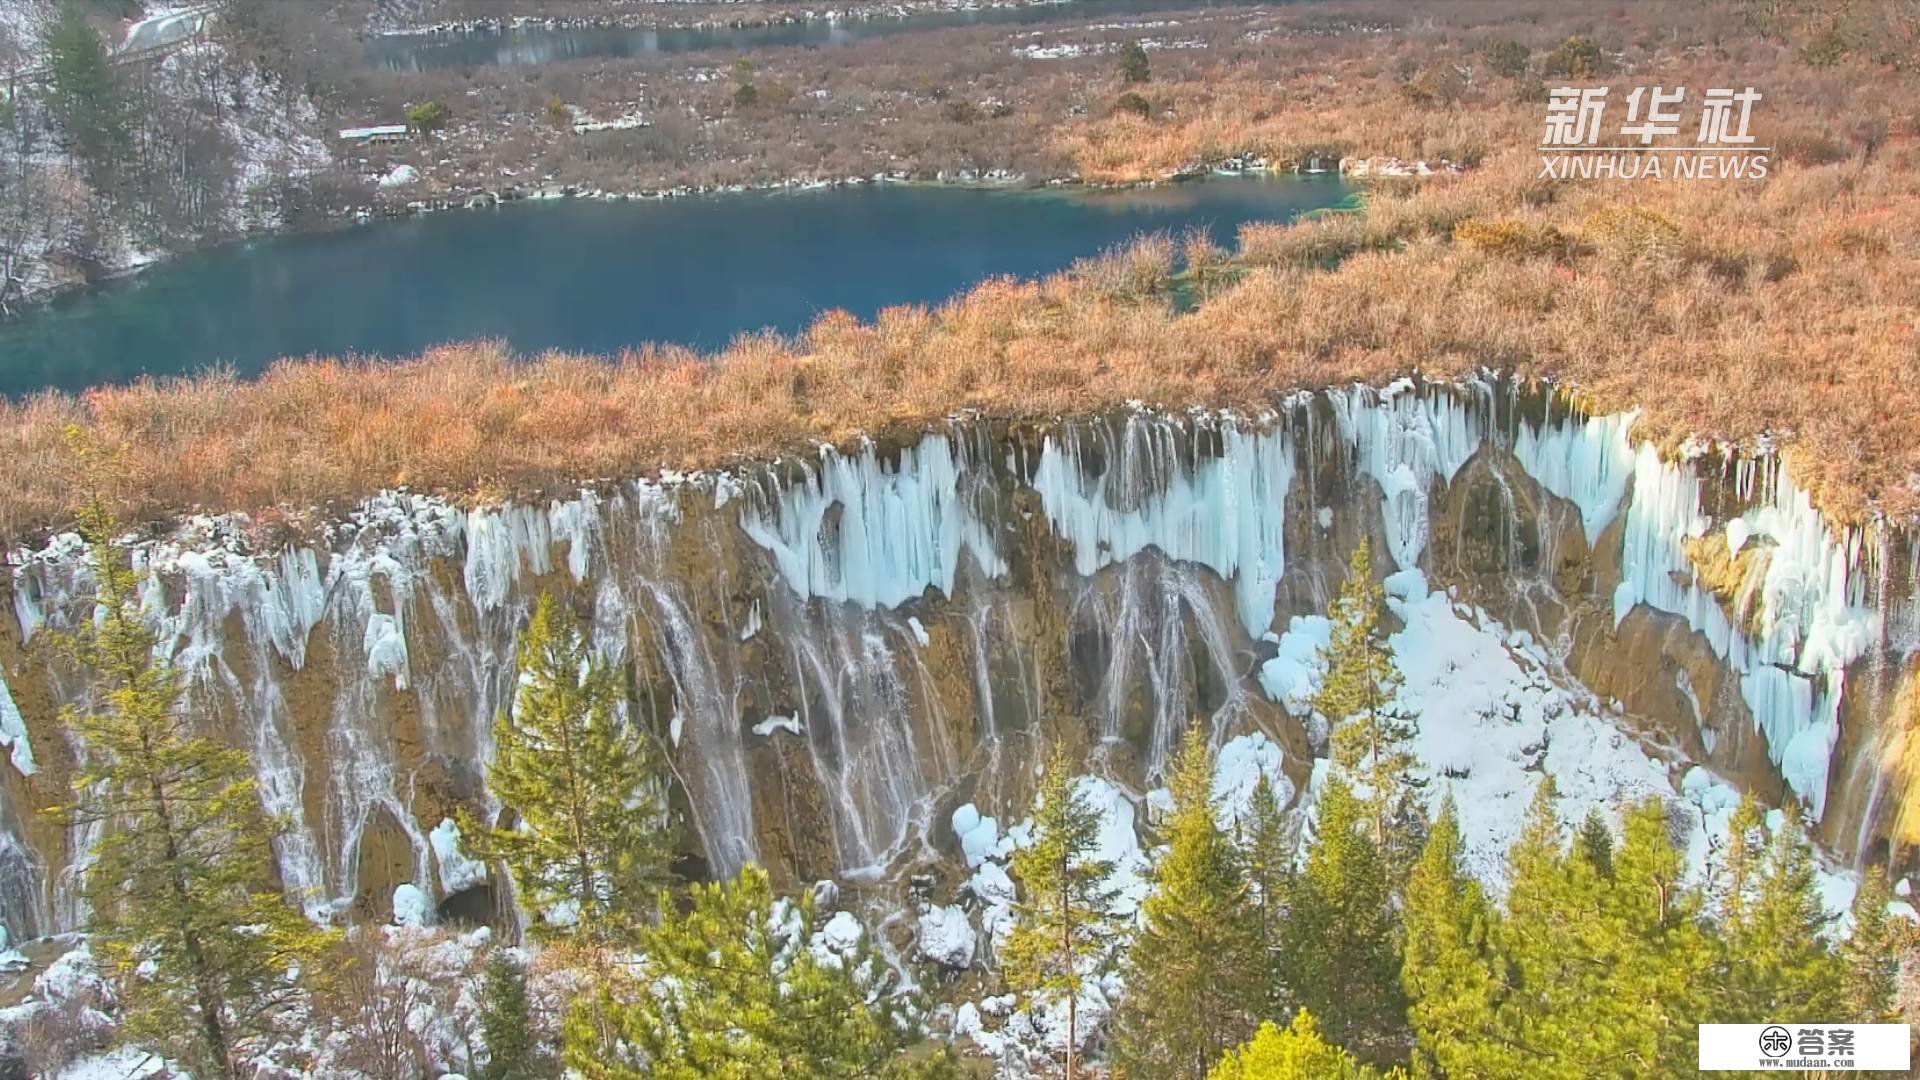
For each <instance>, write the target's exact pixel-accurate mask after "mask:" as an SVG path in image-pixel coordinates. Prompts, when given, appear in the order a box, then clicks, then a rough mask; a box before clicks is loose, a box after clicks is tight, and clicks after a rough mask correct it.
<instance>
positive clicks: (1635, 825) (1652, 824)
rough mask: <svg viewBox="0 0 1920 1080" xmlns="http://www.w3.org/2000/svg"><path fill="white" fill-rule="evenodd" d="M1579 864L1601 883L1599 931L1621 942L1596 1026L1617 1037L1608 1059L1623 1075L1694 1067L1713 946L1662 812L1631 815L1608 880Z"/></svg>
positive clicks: (1640, 808)
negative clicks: (1623, 1068)
mask: <svg viewBox="0 0 1920 1080" xmlns="http://www.w3.org/2000/svg"><path fill="white" fill-rule="evenodd" d="M1577 861H1578V862H1579V863H1580V864H1582V866H1584V867H1585V868H1586V872H1587V873H1590V874H1592V875H1594V876H1595V877H1596V878H1599V888H1600V890H1601V895H1602V898H1603V899H1602V904H1601V908H1600V911H1599V913H1598V914H1599V919H1598V921H1597V927H1598V929H1599V930H1600V932H1601V933H1602V934H1603V935H1606V934H1609V933H1612V934H1617V938H1618V940H1617V941H1609V942H1607V943H1608V944H1609V945H1611V946H1612V947H1613V950H1614V951H1613V952H1612V953H1611V955H1610V958H1609V960H1608V961H1607V967H1608V979H1607V982H1606V984H1605V986H1604V988H1603V992H1604V993H1605V994H1606V995H1607V996H1606V998H1605V1000H1604V1001H1603V1002H1601V1003H1600V1005H1601V1009H1600V1011H1599V1014H1598V1018H1597V1022H1599V1023H1604V1024H1610V1025H1612V1030H1613V1032H1614V1033H1615V1034H1617V1049H1616V1050H1615V1051H1614V1053H1616V1054H1617V1055H1618V1056H1619V1057H1620V1058H1621V1059H1624V1060H1625V1061H1626V1062H1627V1063H1629V1064H1630V1066H1631V1068H1630V1069H1629V1070H1628V1071H1627V1072H1625V1073H1623V1074H1622V1075H1631V1076H1647V1075H1650V1074H1652V1073H1656V1072H1661V1073H1674V1072H1681V1071H1685V1070H1688V1069H1691V1068H1694V1067H1696V1066H1697V1064H1698V1058H1697V1045H1698V1037H1699V1030H1698V1025H1699V1024H1700V1023H1701V1018H1702V1017H1703V1016H1706V1015H1707V1013H1708V1010H1709V1009H1710V1008H1711V1007H1712V1002H1713V998H1714V996H1715V995H1714V991H1713V974H1714V967H1713V961H1714V943H1713V941H1712V939H1711V937H1710V936H1709V935H1708V932H1707V930H1706V927H1705V923H1704V920H1703V917H1702V914H1703V912H1702V909H1703V905H1702V901H1701V897H1700V894H1699V893H1698V892H1697V891H1696V890H1694V889H1693V888H1691V887H1689V886H1687V885H1686V884H1685V882H1684V878H1685V876H1686V858H1685V856H1684V855H1682V854H1681V852H1680V850H1679V848H1677V847H1676V846H1675V845H1674V842H1673V827H1672V825H1671V823H1670V822H1669V821H1668V818H1667V808H1666V805H1665V804H1664V803H1663V802H1662V801H1661V800H1659V799H1658V798H1649V799H1647V800H1646V801H1644V802H1641V803H1639V804H1638V805H1636V806H1633V807H1631V808H1629V809H1628V811H1627V813H1626V820H1625V825H1624V828H1623V830H1622V834H1621V839H1620V843H1619V845H1618V847H1617V848H1616V849H1615V850H1614V851H1613V855H1612V859H1611V867H1612V876H1611V877H1606V878H1600V877H1599V873H1598V870H1597V869H1595V868H1593V867H1592V866H1591V864H1589V863H1587V861H1586V860H1585V859H1581V860H1577ZM1614 927H1619V928H1620V929H1619V930H1618V931H1614V930H1613V928H1614ZM1591 1041H1592V1040H1591V1039H1589V1042H1591Z"/></svg>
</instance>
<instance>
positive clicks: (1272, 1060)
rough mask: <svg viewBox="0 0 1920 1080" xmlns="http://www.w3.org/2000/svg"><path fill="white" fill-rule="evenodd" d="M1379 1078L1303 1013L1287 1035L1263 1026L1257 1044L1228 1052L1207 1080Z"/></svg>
mask: <svg viewBox="0 0 1920 1080" xmlns="http://www.w3.org/2000/svg"><path fill="white" fill-rule="evenodd" d="M1379 1075H1380V1074H1379V1073H1377V1072H1375V1071H1373V1070H1372V1069H1369V1068H1367V1067H1366V1066H1365V1065H1362V1064H1360V1062H1359V1061H1357V1060H1355V1058H1354V1056H1353V1055H1352V1054H1349V1053H1347V1052H1346V1051H1345V1050H1342V1049H1341V1048H1340V1047H1339V1046H1336V1045H1332V1044H1329V1043H1328V1042H1327V1041H1326V1040H1325V1039H1323V1038H1321V1037H1320V1026H1319V1025H1318V1024H1316V1023H1315V1022H1314V1019H1313V1014H1312V1013H1310V1012H1308V1011H1307V1010H1305V1009H1302V1010H1300V1011H1299V1012H1297V1013H1295V1014H1294V1016H1293V1023H1292V1024H1291V1025H1290V1026H1288V1028H1287V1029H1286V1030H1285V1031H1282V1030H1280V1029H1279V1028H1278V1027H1276V1026H1274V1024H1273V1022H1272V1021H1268V1022H1266V1023H1264V1024H1261V1025H1260V1030H1259V1031H1258V1032H1257V1033H1256V1034H1255V1035H1254V1037H1253V1040H1252V1041H1251V1042H1249V1043H1247V1044H1246V1045H1245V1046H1243V1047H1241V1048H1239V1049H1238V1050H1231V1051H1228V1052H1227V1054H1226V1056H1225V1057H1223V1058H1221V1059H1220V1063H1219V1064H1217V1065H1215V1066H1214V1067H1213V1071H1212V1072H1210V1073H1208V1074H1207V1080H1377V1078H1378V1077H1379ZM1393 1075H1394V1076H1399V1075H1400V1074H1399V1072H1398V1070H1395V1072H1394V1074H1393Z"/></svg>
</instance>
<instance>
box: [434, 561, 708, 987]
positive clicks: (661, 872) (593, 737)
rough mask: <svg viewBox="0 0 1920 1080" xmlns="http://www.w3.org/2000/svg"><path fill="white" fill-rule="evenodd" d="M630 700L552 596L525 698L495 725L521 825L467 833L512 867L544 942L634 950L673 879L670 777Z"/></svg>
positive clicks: (496, 764)
mask: <svg viewBox="0 0 1920 1080" xmlns="http://www.w3.org/2000/svg"><path fill="white" fill-rule="evenodd" d="M621 696H622V690H621V686H620V682H619V679H618V677H617V675H616V673H615V672H614V671H613V670H612V669H611V668H609V667H608V666H607V665H606V664H604V663H602V662H601V661H600V660H598V659H597V658H595V657H594V656H592V655H591V652H590V650H589V649H588V647H587V644H586V642H585V641H583V640H582V639H581V636H580V634H579V632H578V631H577V630H576V629H575V628H574V625H573V623H572V620H570V619H569V618H567V617H566V615H565V614H564V613H563V612H562V611H561V609H560V607H559V605H557V604H555V603H554V602H553V599H552V598H551V597H548V596H542V597H541V598H540V601H539V603H538V604H537V605H536V606H535V608H534V612H533V617H532V619H531V620H530V621H529V622H528V624H527V629H526V631H525V633H524V634H522V636H521V638H520V692H519V695H518V696H517V698H516V699H515V701H514V705H513V708H512V709H511V710H510V711H503V712H502V713H501V714H500V716H499V717H498V718H497V719H496V720H495V721H494V726H493V740H494V760H493V763H492V764H491V765H490V766H489V767H488V769H487V785H488V787H489V789H491V790H492V791H493V793H494V794H495V795H496V796H497V797H498V798H499V799H500V802H501V804H502V805H503V806H504V807H505V808H506V809H507V810H508V811H510V812H511V813H512V815H513V817H512V819H511V824H510V825H508V826H505V827H499V826H496V827H493V828H470V829H468V830H467V831H468V833H469V834H470V835H475V836H476V843H475V847H476V848H478V849H479V850H480V851H482V852H483V853H484V854H486V855H487V856H488V857H490V858H495V859H499V860H501V861H503V862H504V863H506V866H507V871H508V873H509V874H511V875H512V878H513V884H514V888H515V889H517V890H518V891H519V897H520V902H521V904H522V905H523V906H524V907H525V908H526V909H527V910H529V911H531V912H533V914H534V918H535V919H536V922H535V924H534V927H533V930H534V933H535V936H537V937H540V938H543V939H545V940H547V941H550V942H551V941H562V942H567V943H570V944H576V945H580V946H583V947H587V948H592V949H598V948H602V947H606V946H610V945H619V944H623V943H625V944H630V943H631V942H632V940H633V936H634V934H635V933H636V932H637V931H638V929H639V927H640V926H641V925H642V924H643V923H645V922H646V921H647V920H648V919H649V918H650V917H651V915H652V913H653V902H654V898H655V896H656V895H657V893H658V890H659V889H660V888H661V887H662V886H663V885H664V884H665V883H666V881H667V866H668V863H669V861H670V857H671V852H672V845H671V838H672V832H671V829H670V828H669V820H668V810H667V804H666V785H665V781H664V779H663V774H664V771H665V770H664V766H663V763H662V761H661V757H660V755H659V753H658V752H657V751H656V750H655V746H654V743H653V741H652V740H651V739H650V738H649V737H648V736H647V734H646V733H645V732H643V731H640V730H638V728H637V726H636V725H634V724H632V723H630V722H626V721H623V720H622V719H621V717H620V715H619V712H618V705H619V703H620V700H621ZM555 912H563V913H566V915H567V916H568V917H566V918H558V919H556V918H553V917H551V916H552V915H553V913H555Z"/></svg>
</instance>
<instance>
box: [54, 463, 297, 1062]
mask: <svg viewBox="0 0 1920 1080" xmlns="http://www.w3.org/2000/svg"><path fill="white" fill-rule="evenodd" d="M69 438H70V439H71V440H72V441H73V443H74V445H75V447H76V449H77V451H78V452H79V453H80V455H81V457H82V458H83V460H84V461H85V462H86V463H87V465H88V467H89V468H94V469H99V468H101V464H100V462H99V460H98V459H97V458H96V456H95V454H94V452H93V450H92V449H91V448H90V447H89V446H88V445H87V444H86V443H85V442H84V439H83V437H82V436H80V435H79V434H77V433H75V432H69ZM98 487H99V484H98V478H97V477H96V478H95V493H94V494H93V495H92V496H91V497H90V498H89V500H88V502H87V503H86V504H85V505H84V506H83V507H82V508H81V509H80V513H79V520H80V532H81V535H82V536H83V537H85V539H86V541H87V545H88V549H89V551H90V553H91V562H92V567H93V573H94V578H95V581H96V583H97V588H98V606H97V608H96V611H97V615H96V617H95V619H94V620H93V621H91V622H85V623H82V624H81V625H80V626H79V628H78V629H77V630H76V631H74V632H73V633H72V634H68V635H63V636H62V638H61V639H60V644H61V646H62V647H63V648H64V649H65V650H66V651H67V652H68V653H69V655H70V657H71V658H72V659H73V660H74V661H75V662H76V664H77V665H79V666H80V667H82V668H84V669H87V670H90V671H91V672H92V673H93V674H94V677H95V679H96V680H97V681H96V684H95V685H96V687H97V690H98V693H97V695H96V697H95V700H96V701H97V702H98V705H97V708H96V710H95V711H91V712H80V711H78V710H75V709H71V708H70V709H68V710H66V711H65V712H63V713H62V715H61V725H62V727H63V728H65V729H67V730H69V731H72V732H74V733H76V734H77V735H78V737H79V742H80V743H81V744H82V745H83V746H84V747H85V748H86V750H85V758H84V761H83V763H82V765H81V767H80V770H79V775H78V776H77V777H76V778H75V780H74V791H75V793H76V796H77V797H76V801H75V802H74V803H73V804H72V805H69V806H66V807H62V808H60V809H59V810H58V811H56V815H57V817H58V818H59V819H60V820H61V821H62V822H63V823H65V824H68V825H99V826H104V829H103V831H101V832H100V834H99V836H100V838H99V839H98V840H96V841H95V842H94V844H93V848H92V850H91V852H90V854H91V856H92V862H91V865H90V866H89V868H88V870H87V877H86V896H87V900H88V902H89V904H90V905H91V913H90V915H89V920H88V930H89V932H90V933H91V934H92V935H93V949H94V953H95V955H96V956H97V957H99V959H100V961H101V964H102V968H103V970H104V971H105V972H106V973H107V974H108V975H109V976H110V977H111V978H112V979H113V980H114V982H115V983H116V984H117V988H116V993H117V996H118V998H119V1002H120V1007H121V1015H122V1024H121V1028H120V1033H121V1035H122V1037H124V1038H126V1039H129V1040H136V1041H138V1042H140V1043H142V1044H143V1045H146V1046H148V1047H151V1048H153V1049H156V1050H162V1051H164V1052H166V1053H167V1054H169V1055H170V1056H173V1057H175V1058H177V1059H178V1060H180V1061H182V1062H183V1063H186V1064H187V1065H189V1066H190V1067H191V1068H192V1069H193V1071H194V1074H195V1075H197V1076H205V1077H219V1078H233V1077H238V1076H240V1075H243V1060H242V1059H243V1055H244V1052H245V1050H246V1048H247V1047H248V1046H249V1045H252V1044H254V1043H255V1042H256V1041H257V1040H259V1039H260V1038H262V1037H264V1036H267V1035H269V1034H271V1033H273V1032H275V1031H278V1030H280V1029H281V1028H282V1027H283V1026H284V1024H286V1023H288V1022H290V1019H289V1016H288V1011H289V1007H290V1006H292V1005H294V1004H295V1003H296V999H297V992H298V987H297V985H296V982H295V979H296V974H297V973H298V972H299V971H301V970H302V969H304V968H311V967H315V966H317V965H316V963H315V962H316V961H317V960H318V958H319V957H320V956H321V954H322V953H323V952H324V951H325V949H326V948H327V947H328V946H329V945H330V944H331V942H332V940H333V937H334V935H331V934H328V933H325V932H322V931H320V930H318V929H316V928H315V927H314V926H313V924H311V923H310V922H308V921H307V919H306V917H305V916H304V915H302V914H301V913H300V912H298V911H296V910H295V909H294V908H293V907H292V906H291V905H289V904H288V903H287V901H286V898H285V897H284V896H282V895H281V893H280V892H279V891H278V890H276V889H273V888H272V887H271V885H270V882H271V881H272V874H273V861H272V852H271V850H270V848H269V842H270V840H271V838H272V837H273V835H274V832H275V829H274V823H273V821H272V820H271V819H269V818H268V817H267V816H266V814H265V813H264V812H263V810H262V808H261V805H260V796H259V792H258V790H257V789H256V787H255V785H254V782H253V779H252V776H253V769H252V766H251V764H250V763H249V762H248V760H247V756H246V754H245V753H243V752H242V751H239V750H236V749H232V748H230V747H227V746H223V745H221V744H220V743H218V742H216V741H215V740H213V739H210V738H208V737H206V736H204V735H201V734H198V733H196V732H195V731H194V730H193V723H192V718H191V717H190V716H189V715H188V713H187V711H186V709H185V708H184V707H183V703H182V701H181V688H180V682H179V679H178V677H177V675H176V673H175V671H174V670H173V669H172V668H171V667H170V666H169V665H168V664H167V663H166V662H164V661H163V660H160V659H157V658H156V657H157V654H158V652H159V650H158V649H157V646H158V645H159V642H158V640H157V638H156V636H155V634H154V632H153V631H152V630H151V629H149V627H148V626H147V623H146V621H145V619H144V618H143V614H142V610H141V603H140V597H139V577H138V575H137V574H136V572H135V571H134V570H133V569H132V568H131V567H130V566H129V565H128V563H127V560H126V559H125V558H124V556H122V554H121V553H120V552H119V551H117V550H116V549H115V548H114V546H113V539H112V538H113V536H114V535H115V533H116V527H115V523H114V520H113V516H112V514H111V513H110V512H109V511H108V509H107V507H106V504H105V502H104V500H103V499H102V498H101V497H100V496H99V495H98Z"/></svg>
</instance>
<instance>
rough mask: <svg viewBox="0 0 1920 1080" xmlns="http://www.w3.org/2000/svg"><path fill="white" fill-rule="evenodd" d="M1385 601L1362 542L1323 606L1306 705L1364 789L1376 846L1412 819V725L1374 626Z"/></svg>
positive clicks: (1384, 845) (1381, 631)
mask: <svg viewBox="0 0 1920 1080" xmlns="http://www.w3.org/2000/svg"><path fill="white" fill-rule="evenodd" d="M1385 606H1386V590H1385V589H1384V588H1383V587H1382V586H1381V585H1380V584H1379V583H1378V582H1375V581H1374V580H1373V554H1372V546H1371V544H1370V543H1369V542H1368V541H1366V540H1362V541H1360V546H1359V547H1357V548H1355V549H1354V551H1353V558H1352V560H1351V561H1350V562H1349V563H1348V565H1347V580H1346V581H1345V582H1344V583H1343V584H1342V585H1341V586H1340V595H1339V597H1338V598H1337V599H1335V600H1334V602H1333V604H1332V606H1331V607H1330V608H1329V609H1328V611H1327V618H1328V619H1329V620H1330V621H1331V622H1332V624H1333V626H1332V630H1331V632H1330V636H1329V638H1328V641H1327V645H1326V647H1325V648H1324V649H1321V650H1320V662H1321V664H1322V665H1323V666H1324V668H1325V672H1326V674H1325V675H1324V676H1323V677H1322V679H1321V682H1320V689H1319V690H1318V691H1316V692H1315V693H1314V695H1313V698H1312V702H1311V704H1312V706H1313V708H1314V710H1315V711H1316V712H1318V713H1319V714H1320V715H1322V716H1324V717H1326V719H1327V724H1328V727H1329V730H1330V733H1331V738H1332V743H1333V759H1334V760H1335V761H1336V762H1338V763H1339V764H1340V765H1341V766H1342V767H1343V768H1345V769H1347V770H1348V771H1349V772H1350V773H1352V775H1353V776H1354V778H1355V779H1356V780H1357V781H1359V782H1360V783H1361V784H1363V785H1365V787H1366V789H1367V809H1368V815H1369V819H1370V827H1371V829H1372V832H1373V842H1374V846H1375V847H1378V848H1380V849H1381V850H1382V851H1386V850H1388V848H1389V841H1390V839H1398V838H1390V837H1389V828H1388V826H1389V823H1390V822H1391V821H1393V820H1394V819H1395V818H1396V817H1401V818H1406V817H1410V816H1412V799H1411V798H1410V786H1411V785H1410V780H1409V777H1408V770H1409V769H1410V768H1411V766H1412V764H1413V755H1412V754H1411V753H1409V752H1408V750H1407V740H1408V739H1409V738H1411V737H1412V735H1413V730H1414V729H1413V724H1412V721H1411V719H1410V718H1409V717H1408V716H1406V715H1405V714H1403V713H1402V712H1401V711H1400V710H1399V706H1398V705H1397V704H1396V702H1395V696H1396V695H1397V694H1398V692H1399V690H1400V683H1401V679H1400V671H1399V669H1398V668H1396V667H1395V666H1394V658H1393V646H1392V644H1391V643H1390V642H1389V641H1388V640H1387V634H1386V630H1385V628H1383V627H1382V626H1381V625H1380V615H1381V612H1382V611H1383V610H1384V608H1385ZM1402 846H1405V845H1402ZM1413 850H1414V851H1417V848H1414V849H1413ZM1407 854H1409V856H1410V855H1411V854H1412V852H1408V853H1407Z"/></svg>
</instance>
